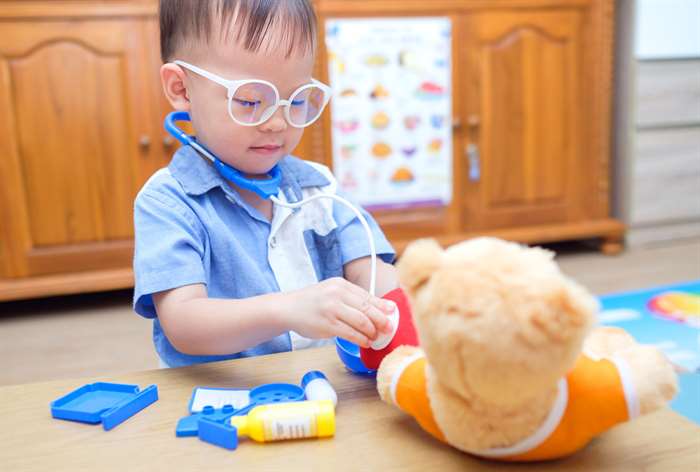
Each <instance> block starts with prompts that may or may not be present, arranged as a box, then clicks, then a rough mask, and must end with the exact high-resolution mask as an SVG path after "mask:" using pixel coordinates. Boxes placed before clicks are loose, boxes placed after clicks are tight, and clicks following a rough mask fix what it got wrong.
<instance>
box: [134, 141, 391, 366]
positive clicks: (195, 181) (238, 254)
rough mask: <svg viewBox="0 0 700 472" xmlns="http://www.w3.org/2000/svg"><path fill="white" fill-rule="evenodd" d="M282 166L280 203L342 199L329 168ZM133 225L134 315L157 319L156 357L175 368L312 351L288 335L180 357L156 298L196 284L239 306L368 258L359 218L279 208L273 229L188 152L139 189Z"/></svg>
mask: <svg viewBox="0 0 700 472" xmlns="http://www.w3.org/2000/svg"><path fill="white" fill-rule="evenodd" d="M279 166H280V170H281V173H282V183H281V185H280V192H279V194H278V198H280V199H282V200H285V201H287V202H295V201H299V200H301V199H303V198H307V197H308V196H311V195H315V194H318V193H336V183H335V179H334V178H333V176H332V174H331V173H330V171H329V170H328V169H327V168H326V167H324V166H321V165H319V164H316V163H310V162H306V161H302V160H300V159H297V158H295V157H292V156H287V157H285V158H284V159H282V160H281V161H280V163H279ZM363 215H364V216H365V218H367V220H368V222H369V224H370V227H371V230H372V233H373V238H374V242H375V245H376V249H377V254H378V256H379V257H381V258H382V259H383V260H384V261H386V262H392V261H393V259H394V255H395V254H394V250H393V249H392V247H391V245H390V244H389V242H388V241H387V240H386V238H385V237H384V235H383V233H382V231H381V230H380V229H379V227H378V226H377V224H376V222H375V221H374V220H373V218H372V217H371V216H370V215H369V214H368V213H367V212H364V211H363ZM134 227H135V254H134V276H135V288H134V310H135V311H136V312H137V313H138V314H140V315H141V316H144V317H146V318H150V319H153V342H154V344H155V348H156V351H157V353H158V355H159V356H160V358H161V359H162V360H163V361H164V362H165V363H166V364H167V365H169V366H172V367H179V366H185V365H190V364H194V363H201V362H209V361H217V360H224V359H234V358H238V357H249V356H257V355H261V354H269V353H274V352H282V351H289V350H291V349H293V348H297V347H304V346H305V345H310V344H309V343H307V344H304V340H305V338H302V337H301V336H299V335H298V334H296V333H293V332H289V333H285V334H283V335H280V336H277V337H275V338H273V339H270V340H268V341H266V342H263V343H261V344H259V345H257V346H254V347H252V348H250V349H247V350H245V351H242V352H236V353H231V354H229V355H223V356H191V355H187V354H184V353H181V352H179V351H178V350H177V349H175V348H174V347H173V345H172V344H171V343H170V341H169V340H168V338H167V336H166V335H165V333H164V332H163V330H162V328H161V325H160V322H159V320H158V317H157V313H156V310H155V307H154V305H153V300H152V297H151V295H152V294H153V293H157V292H161V291H164V290H169V289H172V288H176V287H181V286H184V285H191V284H204V285H206V288H207V293H208V295H209V297H212V298H229V299H241V298H248V297H253V296H256V295H262V294H265V293H271V292H278V291H288V290H293V289H298V288H301V287H303V286H306V285H310V284H312V283H316V282H318V281H321V280H325V279H327V278H330V277H336V276H340V277H342V274H343V265H344V264H346V263H348V262H350V261H352V260H354V259H357V258H360V257H365V256H368V255H369V253H370V251H369V245H368V241H367V236H366V233H365V231H364V229H363V227H362V225H361V224H360V221H359V219H357V217H356V216H355V214H354V213H353V212H352V211H351V210H350V209H348V208H346V207H345V206H343V205H341V204H338V203H336V202H333V201H331V200H329V199H319V200H316V201H315V202H311V203H309V204H306V205H304V206H303V207H302V208H301V209H299V210H295V211H292V210H289V209H286V208H284V207H281V206H277V205H274V207H273V218H272V221H268V220H267V219H266V218H265V217H264V216H263V215H262V214H261V213H260V212H259V211H257V210H256V209H255V208H253V207H251V206H250V205H248V204H247V203H246V202H245V201H244V200H243V199H242V198H241V196H240V195H239V194H238V193H237V192H236V191H235V190H234V189H233V188H231V186H229V185H228V184H227V182H226V181H225V180H224V179H223V178H222V177H221V176H220V174H219V173H218V172H217V171H216V170H215V169H214V167H213V166H211V165H210V164H209V163H208V161H206V160H205V159H204V158H202V157H200V156H199V155H198V154H197V152H196V151H195V150H194V149H193V148H191V147H189V146H185V147H182V148H180V149H179V150H178V151H177V152H176V153H175V155H174V156H173V158H172V161H171V163H170V165H169V166H168V167H167V168H164V169H161V170H159V171H158V172H156V173H155V174H154V175H153V176H152V177H151V178H150V179H149V181H148V182H147V183H146V184H145V185H144V187H143V188H142V189H141V191H140V192H139V194H138V196H137V197H136V201H135V204H134ZM188 316H197V313H191V314H189V315H188ZM231 316H236V314H235V313H231ZM300 316H303V314H300Z"/></svg>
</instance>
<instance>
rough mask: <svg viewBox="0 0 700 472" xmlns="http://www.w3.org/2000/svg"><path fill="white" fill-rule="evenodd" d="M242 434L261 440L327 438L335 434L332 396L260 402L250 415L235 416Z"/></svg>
mask: <svg viewBox="0 0 700 472" xmlns="http://www.w3.org/2000/svg"><path fill="white" fill-rule="evenodd" d="M231 426H235V427H236V429H237V430H238V437H241V436H249V437H250V438H252V439H254V440H255V441H258V442H269V441H280V440H283V439H301V438H324V437H330V436H333V435H334V434H335V409H334V407H333V402H332V401H330V400H316V401H303V402H289V403H272V404H269V405H260V406H256V407H255V408H253V409H252V410H250V412H249V413H248V415H247V416H232V417H231Z"/></svg>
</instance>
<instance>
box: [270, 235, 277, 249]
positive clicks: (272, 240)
mask: <svg viewBox="0 0 700 472" xmlns="http://www.w3.org/2000/svg"><path fill="white" fill-rule="evenodd" d="M276 246H277V238H275V237H274V236H273V237H272V239H270V248H271V249H274V248H275V247H276Z"/></svg>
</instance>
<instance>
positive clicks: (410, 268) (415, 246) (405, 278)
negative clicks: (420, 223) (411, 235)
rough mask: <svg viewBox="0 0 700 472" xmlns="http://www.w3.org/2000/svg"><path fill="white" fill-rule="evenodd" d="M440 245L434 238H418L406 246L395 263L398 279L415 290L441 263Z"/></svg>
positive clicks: (408, 287) (441, 250)
mask: <svg viewBox="0 0 700 472" xmlns="http://www.w3.org/2000/svg"><path fill="white" fill-rule="evenodd" d="M443 253H444V251H443V249H442V247H440V245H439V244H438V243H437V241H435V240H434V239H419V240H417V241H414V242H412V243H411V244H409V245H408V246H407V247H406V250H405V251H404V253H403V254H402V255H401V258H400V259H399V262H398V264H397V269H398V273H399V281H400V282H401V284H402V285H403V286H404V287H405V288H406V289H407V290H408V291H409V292H415V291H416V290H417V289H418V288H419V287H420V286H421V285H423V284H424V283H426V282H427V281H428V280H429V279H430V277H431V276H432V275H433V273H434V272H435V271H436V270H437V269H438V268H440V266H441V265H442V255H443Z"/></svg>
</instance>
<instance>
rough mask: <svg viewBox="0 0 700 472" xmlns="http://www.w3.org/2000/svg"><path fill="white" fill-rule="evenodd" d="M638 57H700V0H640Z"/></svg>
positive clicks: (638, 3)
mask: <svg viewBox="0 0 700 472" xmlns="http://www.w3.org/2000/svg"><path fill="white" fill-rule="evenodd" d="M636 21H637V25H636V30H637V37H636V41H635V52H636V56H637V58H638V59H665V58H687V57H694V58H700V0H638V1H637V18H636Z"/></svg>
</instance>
